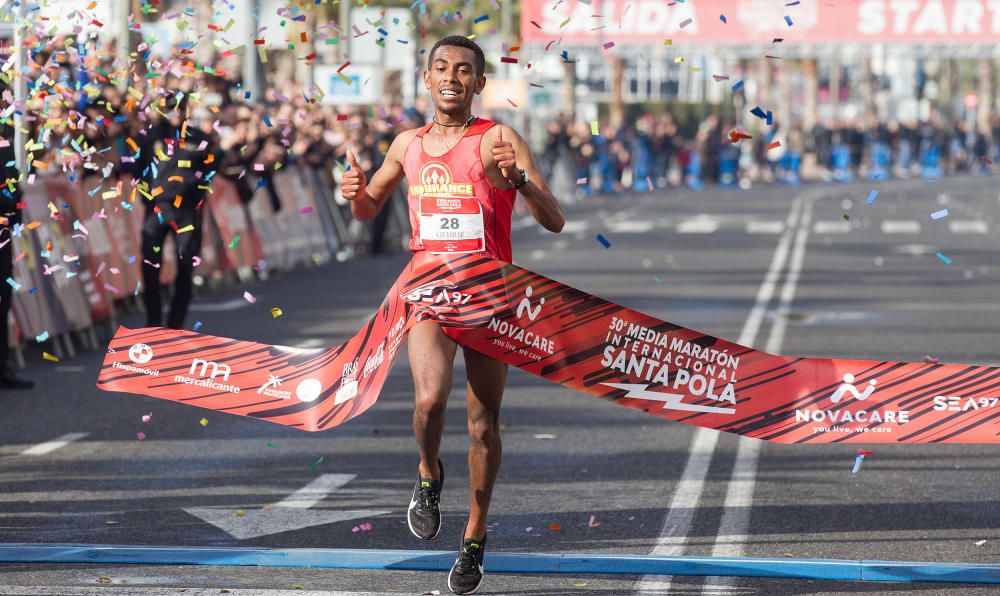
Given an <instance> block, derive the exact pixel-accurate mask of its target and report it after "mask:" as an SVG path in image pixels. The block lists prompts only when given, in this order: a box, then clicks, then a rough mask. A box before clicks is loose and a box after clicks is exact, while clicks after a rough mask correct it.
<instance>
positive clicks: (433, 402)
mask: <svg viewBox="0 0 1000 596" xmlns="http://www.w3.org/2000/svg"><path fill="white" fill-rule="evenodd" d="M447 404H448V394H447V393H446V392H444V391H428V392H419V391H418V392H417V398H416V404H415V413H416V414H417V415H419V416H422V417H426V418H437V417H440V416H444V411H445V406H447Z"/></svg>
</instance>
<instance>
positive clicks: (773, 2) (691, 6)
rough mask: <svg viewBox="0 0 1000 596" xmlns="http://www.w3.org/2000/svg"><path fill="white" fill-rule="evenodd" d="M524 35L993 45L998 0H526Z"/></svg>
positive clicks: (999, 24) (623, 40) (998, 30)
mask: <svg viewBox="0 0 1000 596" xmlns="http://www.w3.org/2000/svg"><path fill="white" fill-rule="evenodd" d="M521 35H522V36H523V38H524V40H525V41H542V42H545V43H548V42H550V41H554V40H557V39H558V40H562V41H563V42H569V43H581V42H583V43H592V44H595V45H597V44H601V45H603V44H607V43H608V42H614V43H615V44H617V45H622V44H628V43H646V44H656V45H662V44H663V43H664V42H665V41H666V40H667V39H670V40H671V41H672V42H673V43H674V44H677V43H688V44H690V43H711V44H713V45H718V44H727V43H733V44H747V43H760V44H767V45H770V44H772V43H773V41H774V39H775V38H778V39H781V40H782V41H784V43H786V44H788V43H811V44H815V43H843V42H854V43H894V42H922V43H955V44H963V45H968V44H977V43H979V44H990V45H994V44H996V42H997V39H998V36H1000V0H851V1H848V2H787V1H785V0H697V1H691V0H688V1H687V2H681V1H677V2H667V1H665V0H592V1H591V0H525V1H524V2H522V3H521Z"/></svg>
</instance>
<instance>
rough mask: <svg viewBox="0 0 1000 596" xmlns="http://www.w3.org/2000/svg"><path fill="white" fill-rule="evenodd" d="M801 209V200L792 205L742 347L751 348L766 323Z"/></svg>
mask: <svg viewBox="0 0 1000 596" xmlns="http://www.w3.org/2000/svg"><path fill="white" fill-rule="evenodd" d="M801 208H802V202H801V201H800V200H796V202H795V203H793V204H792V209H791V211H790V212H789V214H788V220H787V221H786V230H787V231H786V232H785V233H784V234H783V235H782V236H781V240H779V241H778V247H777V248H776V249H775V250H774V258H773V259H772V260H771V267H770V268H769V269H768V270H767V275H765V276H764V282H763V283H762V284H760V287H759V288H757V297H756V298H755V299H754V303H753V308H752V309H750V315H749V316H748V317H747V320H746V322H745V323H744V324H743V331H742V332H741V333H740V337H739V339H737V340H736V343H738V344H740V345H742V346H750V345H752V344H753V342H754V341H755V340H756V339H757V333H758V332H759V331H760V325H761V323H762V322H763V321H764V315H765V314H766V313H767V305H768V304H769V303H770V302H771V298H772V297H773V296H774V290H775V288H776V287H777V286H778V279H779V278H780V277H781V272H782V271H783V270H784V268H785V261H787V260H788V254H789V249H790V248H791V246H792V237H793V233H792V230H793V229H794V228H795V227H796V226H797V225H798V222H799V211H800V210H801Z"/></svg>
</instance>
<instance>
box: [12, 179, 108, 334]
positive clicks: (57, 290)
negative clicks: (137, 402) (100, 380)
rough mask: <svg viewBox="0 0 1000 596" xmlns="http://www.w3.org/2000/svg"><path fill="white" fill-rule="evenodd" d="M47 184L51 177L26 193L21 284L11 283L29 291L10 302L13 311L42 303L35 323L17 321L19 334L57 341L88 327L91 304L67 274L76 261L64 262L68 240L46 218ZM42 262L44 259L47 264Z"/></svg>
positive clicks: (73, 276)
mask: <svg viewBox="0 0 1000 596" xmlns="http://www.w3.org/2000/svg"><path fill="white" fill-rule="evenodd" d="M49 179H50V176H49V175H45V176H38V179H37V180H36V181H35V184H32V185H28V186H26V187H25V189H24V197H23V201H24V203H25V206H24V210H23V216H24V221H25V222H26V224H25V227H24V229H22V232H21V238H20V239H21V240H22V242H20V243H19V246H18V247H17V248H18V249H20V251H21V252H20V254H16V256H15V259H17V261H16V262H17V263H19V264H20V266H17V267H15V271H16V272H17V275H15V277H14V279H15V280H18V279H20V281H15V283H19V284H20V285H21V289H27V291H26V292H25V293H23V294H21V297H20V298H21V299H20V300H17V301H15V302H14V306H15V308H16V307H17V306H18V304H20V305H21V307H22V308H30V307H31V306H33V305H30V304H26V303H30V302H32V301H33V300H34V301H37V302H39V303H41V304H40V305H39V306H40V308H42V310H43V311H45V314H44V315H43V316H41V317H38V318H35V317H32V316H30V315H29V316H26V317H25V318H24V319H23V320H22V319H19V321H20V322H21V327H22V329H23V330H24V331H25V333H26V334H27V335H29V336H30V337H37V336H38V335H40V334H42V333H44V332H48V333H49V335H50V336H56V335H60V334H62V333H66V332H68V331H81V330H83V329H86V328H88V327H90V325H91V323H92V321H91V319H90V307H89V303H88V300H87V298H86V297H85V295H84V290H83V287H82V285H81V283H80V279H79V278H78V277H77V274H76V272H75V271H72V270H70V268H69V265H70V264H74V263H77V260H76V259H74V258H72V257H69V258H66V257H67V251H66V248H67V242H66V239H65V237H63V235H62V232H61V230H60V229H59V223H58V222H57V221H55V220H54V219H52V218H51V217H50V210H49V204H50V201H49V197H48V195H47V189H46V184H45V183H46V181H47V180H49ZM53 205H54V204H53ZM43 259H47V263H48V264H46V263H45V262H43ZM59 265H62V268H61V269H57V270H55V271H53V270H52V268H53V267H57V266H59ZM43 269H44V270H43ZM46 271H48V272H49V274H48V275H45V272H46ZM29 284H30V285H29ZM16 289H17V288H16V287H15V290H16ZM32 310H33V309H32Z"/></svg>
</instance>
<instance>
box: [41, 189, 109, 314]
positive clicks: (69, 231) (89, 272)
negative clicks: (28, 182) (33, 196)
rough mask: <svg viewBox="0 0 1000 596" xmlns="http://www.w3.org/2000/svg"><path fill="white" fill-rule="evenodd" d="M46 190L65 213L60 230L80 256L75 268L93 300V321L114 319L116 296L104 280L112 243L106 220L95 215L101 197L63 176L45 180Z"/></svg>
mask: <svg viewBox="0 0 1000 596" xmlns="http://www.w3.org/2000/svg"><path fill="white" fill-rule="evenodd" d="M45 191H46V193H48V196H49V200H50V201H52V202H53V203H55V205H56V207H57V208H58V209H59V210H60V213H62V214H63V215H62V216H61V217H60V218H59V223H60V229H61V230H62V233H63V234H64V235H66V236H68V237H69V238H70V246H71V247H72V248H71V251H72V252H73V254H75V255H77V256H78V257H79V258H80V263H81V266H80V267H78V268H77V269H76V271H78V272H79V276H80V279H81V281H82V282H83V289H84V291H85V292H86V294H87V300H88V301H89V303H90V318H91V319H92V320H93V321H108V320H111V319H113V318H114V314H115V310H114V302H113V300H114V296H112V295H111V292H109V290H108V289H107V288H106V287H105V284H104V282H103V281H102V279H101V275H102V274H103V273H104V270H105V269H107V263H108V259H109V258H110V255H111V244H110V242H109V240H108V232H107V226H106V222H105V220H103V219H101V218H99V217H98V218H95V217H94V216H95V214H96V213H97V211H96V210H95V209H94V205H95V204H96V203H95V202H94V201H100V200H101V199H91V198H90V197H88V196H87V195H86V194H85V193H84V192H83V191H82V190H81V189H80V188H73V187H71V186H70V185H69V182H68V181H67V180H66V179H65V178H63V177H58V178H50V179H48V180H46V181H45ZM67 265H72V264H71V263H70V264H67Z"/></svg>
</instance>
